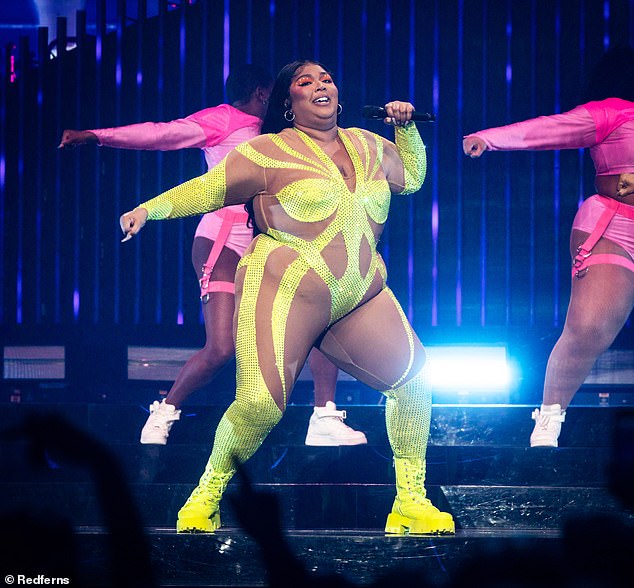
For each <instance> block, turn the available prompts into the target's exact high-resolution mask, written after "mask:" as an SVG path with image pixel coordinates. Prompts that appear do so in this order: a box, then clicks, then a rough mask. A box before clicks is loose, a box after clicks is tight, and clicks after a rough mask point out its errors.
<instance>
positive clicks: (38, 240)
mask: <svg viewBox="0 0 634 588" xmlns="http://www.w3.org/2000/svg"><path fill="white" fill-rule="evenodd" d="M37 47H38V51H37V55H38V60H39V63H40V67H39V68H38V71H37V146H36V152H37V153H38V154H39V156H38V158H37V160H38V161H37V166H36V171H35V173H36V176H37V177H36V184H35V211H34V212H35V267H34V270H35V271H34V286H35V317H34V319H35V323H36V324H39V323H40V321H41V320H42V270H43V267H44V266H43V257H42V243H43V239H42V206H43V194H44V185H45V184H44V157H43V151H44V127H45V124H46V117H45V115H44V92H45V87H46V86H45V76H44V67H43V65H44V64H45V63H46V62H47V61H48V59H49V50H48V28H47V27H39V28H38V31H37ZM77 98H78V99H79V92H77Z"/></svg>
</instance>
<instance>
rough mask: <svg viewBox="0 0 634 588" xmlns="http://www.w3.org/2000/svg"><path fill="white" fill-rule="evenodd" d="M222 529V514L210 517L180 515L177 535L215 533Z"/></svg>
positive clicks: (177, 522) (216, 513) (214, 514)
mask: <svg viewBox="0 0 634 588" xmlns="http://www.w3.org/2000/svg"><path fill="white" fill-rule="evenodd" d="M219 528H220V513H218V512H215V513H213V514H212V515H211V518H210V517H206V516H205V515H197V514H183V515H181V514H179V515H178V520H177V521H176V532H177V533H213V532H214V531H215V530H216V529H219Z"/></svg>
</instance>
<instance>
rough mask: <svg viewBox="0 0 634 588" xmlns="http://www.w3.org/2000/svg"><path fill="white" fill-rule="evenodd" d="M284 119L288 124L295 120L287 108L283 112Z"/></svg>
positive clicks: (293, 114) (292, 113)
mask: <svg viewBox="0 0 634 588" xmlns="http://www.w3.org/2000/svg"><path fill="white" fill-rule="evenodd" d="M284 118H285V119H286V120H287V121H288V122H293V121H294V120H295V113H294V112H293V111H292V110H291V109H290V108H289V109H288V110H286V111H285V112H284Z"/></svg>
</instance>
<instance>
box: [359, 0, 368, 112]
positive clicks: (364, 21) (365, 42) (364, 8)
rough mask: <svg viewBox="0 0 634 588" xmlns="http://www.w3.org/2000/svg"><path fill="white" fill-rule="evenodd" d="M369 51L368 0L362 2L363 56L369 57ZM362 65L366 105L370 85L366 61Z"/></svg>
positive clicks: (363, 100)
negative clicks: (367, 89)
mask: <svg viewBox="0 0 634 588" xmlns="http://www.w3.org/2000/svg"><path fill="white" fill-rule="evenodd" d="M367 51H368V7H367V3H366V0H363V1H362V2H361V55H367ZM359 65H360V69H361V103H362V104H365V103H366V100H367V98H366V96H367V92H366V88H367V84H368V72H367V64H366V60H365V59H364V60H363V62H362V63H361V64H359Z"/></svg>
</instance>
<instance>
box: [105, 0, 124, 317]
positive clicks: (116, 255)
mask: <svg viewBox="0 0 634 588" xmlns="http://www.w3.org/2000/svg"><path fill="white" fill-rule="evenodd" d="M125 14H126V3H125V0H118V2H117V29H116V33H115V39H116V41H115V66H114V67H115V70H114V72H115V73H114V77H115V79H114V97H115V98H114V105H115V106H114V108H115V111H114V117H115V126H119V125H120V124H121V81H122V74H123V72H122V67H123V63H122V59H123V29H124V27H125ZM114 178H115V186H114V210H113V215H112V217H111V221H110V223H111V226H109V227H108V232H107V233H106V234H112V238H111V239H110V243H108V247H112V261H113V266H114V267H113V280H114V290H113V301H112V305H113V308H112V317H113V321H114V324H115V325H117V324H119V318H120V317H119V308H120V302H121V259H120V255H121V253H120V252H121V246H120V243H119V241H120V239H119V215H120V214H121V210H122V209H121V152H120V150H119V149H116V150H115V153H114ZM110 223H109V224H110Z"/></svg>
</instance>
